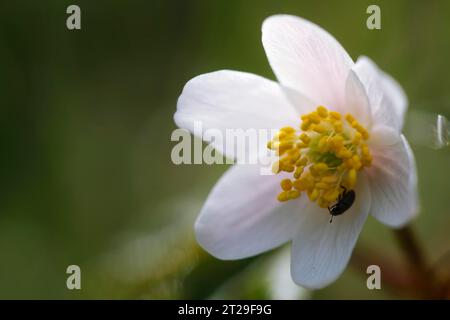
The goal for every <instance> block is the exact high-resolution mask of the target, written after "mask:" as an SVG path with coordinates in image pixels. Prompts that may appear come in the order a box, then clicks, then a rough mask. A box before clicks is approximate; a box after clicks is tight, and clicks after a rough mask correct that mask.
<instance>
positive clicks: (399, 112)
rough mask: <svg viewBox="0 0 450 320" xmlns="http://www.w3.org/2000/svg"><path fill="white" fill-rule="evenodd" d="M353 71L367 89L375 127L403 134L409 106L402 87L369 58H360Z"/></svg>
mask: <svg viewBox="0 0 450 320" xmlns="http://www.w3.org/2000/svg"><path fill="white" fill-rule="evenodd" d="M353 70H354V71H355V72H356V74H357V75H358V77H359V79H360V80H361V82H362V83H363V84H364V87H365V88H366V92H367V95H368V97H369V101H370V106H371V109H372V115H373V125H374V127H376V125H378V124H380V125H385V126H388V127H391V128H393V129H395V130H396V131H397V132H401V130H402V127H403V120H404V116H405V111H406V108H407V105H408V100H407V98H406V95H405V93H404V91H403V89H402V88H401V86H400V85H399V84H398V83H397V82H396V81H395V80H394V79H393V78H392V77H390V76H389V75H388V74H386V73H384V72H383V71H382V70H380V69H379V68H378V66H377V65H376V64H375V63H374V62H373V61H372V60H370V59H369V58H367V57H360V58H359V59H358V61H357V62H356V64H355V66H354V67H353Z"/></svg>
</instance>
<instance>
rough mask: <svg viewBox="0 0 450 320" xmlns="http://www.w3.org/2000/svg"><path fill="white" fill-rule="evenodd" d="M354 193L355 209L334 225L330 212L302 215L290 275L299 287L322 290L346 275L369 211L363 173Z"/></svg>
mask: <svg viewBox="0 0 450 320" xmlns="http://www.w3.org/2000/svg"><path fill="white" fill-rule="evenodd" d="M355 190H356V191H355V193H356V198H355V202H354V203H353V206H352V207H351V208H350V209H349V210H348V211H346V212H344V213H343V214H342V215H340V216H336V217H334V218H333V221H332V223H329V220H330V216H329V214H328V212H327V209H318V207H317V206H316V205H315V204H312V207H310V210H308V211H304V212H302V213H304V214H302V220H301V222H300V229H299V233H298V235H297V236H296V237H295V238H294V241H293V243H292V265H291V274H292V277H293V279H294V281H295V282H296V283H297V284H299V285H301V286H304V287H307V288H312V289H320V288H323V287H325V286H327V285H328V284H330V283H331V282H333V281H334V280H336V279H337V278H338V277H339V275H340V274H341V273H342V272H343V271H344V269H345V267H346V266H347V263H348V260H349V259H350V256H351V253H352V251H353V248H354V246H355V243H356V240H357V238H358V235H359V233H360V232H361V229H362V226H363V224H364V222H365V221H366V218H367V215H368V212H369V208H370V203H371V198H370V191H369V186H368V184H367V179H366V177H365V175H364V173H363V174H361V175H360V176H359V178H358V184H357V186H356V188H355Z"/></svg>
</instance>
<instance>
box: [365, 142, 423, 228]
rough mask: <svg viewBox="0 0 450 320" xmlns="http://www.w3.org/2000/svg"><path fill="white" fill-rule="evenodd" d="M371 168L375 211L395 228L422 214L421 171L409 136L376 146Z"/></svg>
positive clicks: (370, 179)
mask: <svg viewBox="0 0 450 320" xmlns="http://www.w3.org/2000/svg"><path fill="white" fill-rule="evenodd" d="M372 156H373V162H372V166H371V167H369V168H367V175H368V177H369V184H370V190H371V193H372V207H371V214H372V215H373V216H374V217H375V218H377V219H378V220H379V221H381V222H383V223H385V224H386V225H388V226H391V227H401V226H403V225H405V224H406V223H408V222H409V221H410V220H411V219H412V218H414V216H415V215H416V214H417V213H418V195H417V170H416V165H415V160H414V155H413V153H412V151H411V148H410V147H409V145H408V142H407V141H406V139H405V137H404V136H402V137H401V140H400V141H399V142H398V143H396V144H394V145H391V146H383V147H379V148H372Z"/></svg>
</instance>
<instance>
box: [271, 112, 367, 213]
mask: <svg viewBox="0 0 450 320" xmlns="http://www.w3.org/2000/svg"><path fill="white" fill-rule="evenodd" d="M301 120H302V121H301V125H300V129H301V131H300V132H298V131H296V129H294V128H293V127H289V126H287V127H283V128H281V129H280V131H279V132H278V133H277V134H276V135H275V137H274V138H273V139H272V140H271V141H269V142H268V143H267V148H269V149H270V150H273V151H275V152H276V154H277V155H278V156H279V160H278V161H276V162H275V163H273V165H272V171H273V172H274V173H279V172H282V171H284V172H289V173H291V174H292V179H283V180H282V181H281V182H280V187H281V190H282V191H281V192H280V193H279V194H278V196H277V199H278V200H279V201H282V202H284V201H288V200H292V199H296V198H298V197H299V196H300V195H301V193H302V192H306V194H307V195H308V198H309V199H310V200H311V201H313V202H317V205H318V206H320V207H322V208H327V207H329V206H330V205H332V204H333V203H335V201H336V200H337V198H338V197H339V195H340V193H341V192H342V187H345V188H346V189H349V190H351V189H353V188H354V187H355V186H356V183H357V180H358V171H360V170H362V169H364V168H365V167H369V166H370V165H371V164H372V155H371V153H370V149H369V146H368V145H367V144H366V142H365V140H367V139H368V138H369V133H368V131H367V130H366V129H365V128H364V127H363V126H362V125H361V123H359V122H358V120H357V119H355V117H353V116H352V115H351V114H346V115H345V117H343V116H342V115H341V114H340V113H339V112H336V111H329V110H328V109H327V108H326V107H324V106H318V107H317V108H316V110H314V111H313V112H311V113H308V114H305V115H302V116H301Z"/></svg>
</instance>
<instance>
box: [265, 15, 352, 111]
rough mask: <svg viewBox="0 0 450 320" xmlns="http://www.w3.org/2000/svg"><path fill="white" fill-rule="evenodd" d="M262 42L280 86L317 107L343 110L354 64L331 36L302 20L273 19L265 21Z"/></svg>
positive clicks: (278, 17)
mask: <svg viewBox="0 0 450 320" xmlns="http://www.w3.org/2000/svg"><path fill="white" fill-rule="evenodd" d="M262 41H263V45H264V49H265V51H266V54H267V57H268V59H269V62H270V65H271V66H272V70H273V71H274V73H275V75H276V77H277V78H278V80H279V81H280V83H281V84H283V85H285V86H288V87H290V88H293V89H296V90H297V91H299V92H301V93H302V94H304V95H306V96H307V97H309V98H310V99H311V100H312V101H314V102H315V103H316V104H317V105H325V106H326V107H328V108H331V109H335V110H343V109H342V108H344V106H345V82H346V80H347V74H348V72H349V69H350V68H351V67H352V65H353V61H352V59H351V58H350V56H349V55H348V54H347V52H346V51H345V50H344V48H342V46H341V45H340V44H339V42H337V41H336V39H335V38H334V37H333V36H332V35H330V34H329V33H328V32H327V31H325V30H324V29H322V28H321V27H319V26H317V25H315V24H314V23H312V22H309V21H307V20H304V19H302V18H299V17H295V16H289V15H275V16H271V17H269V18H267V19H266V20H265V21H264V23H263V26H262Z"/></svg>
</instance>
